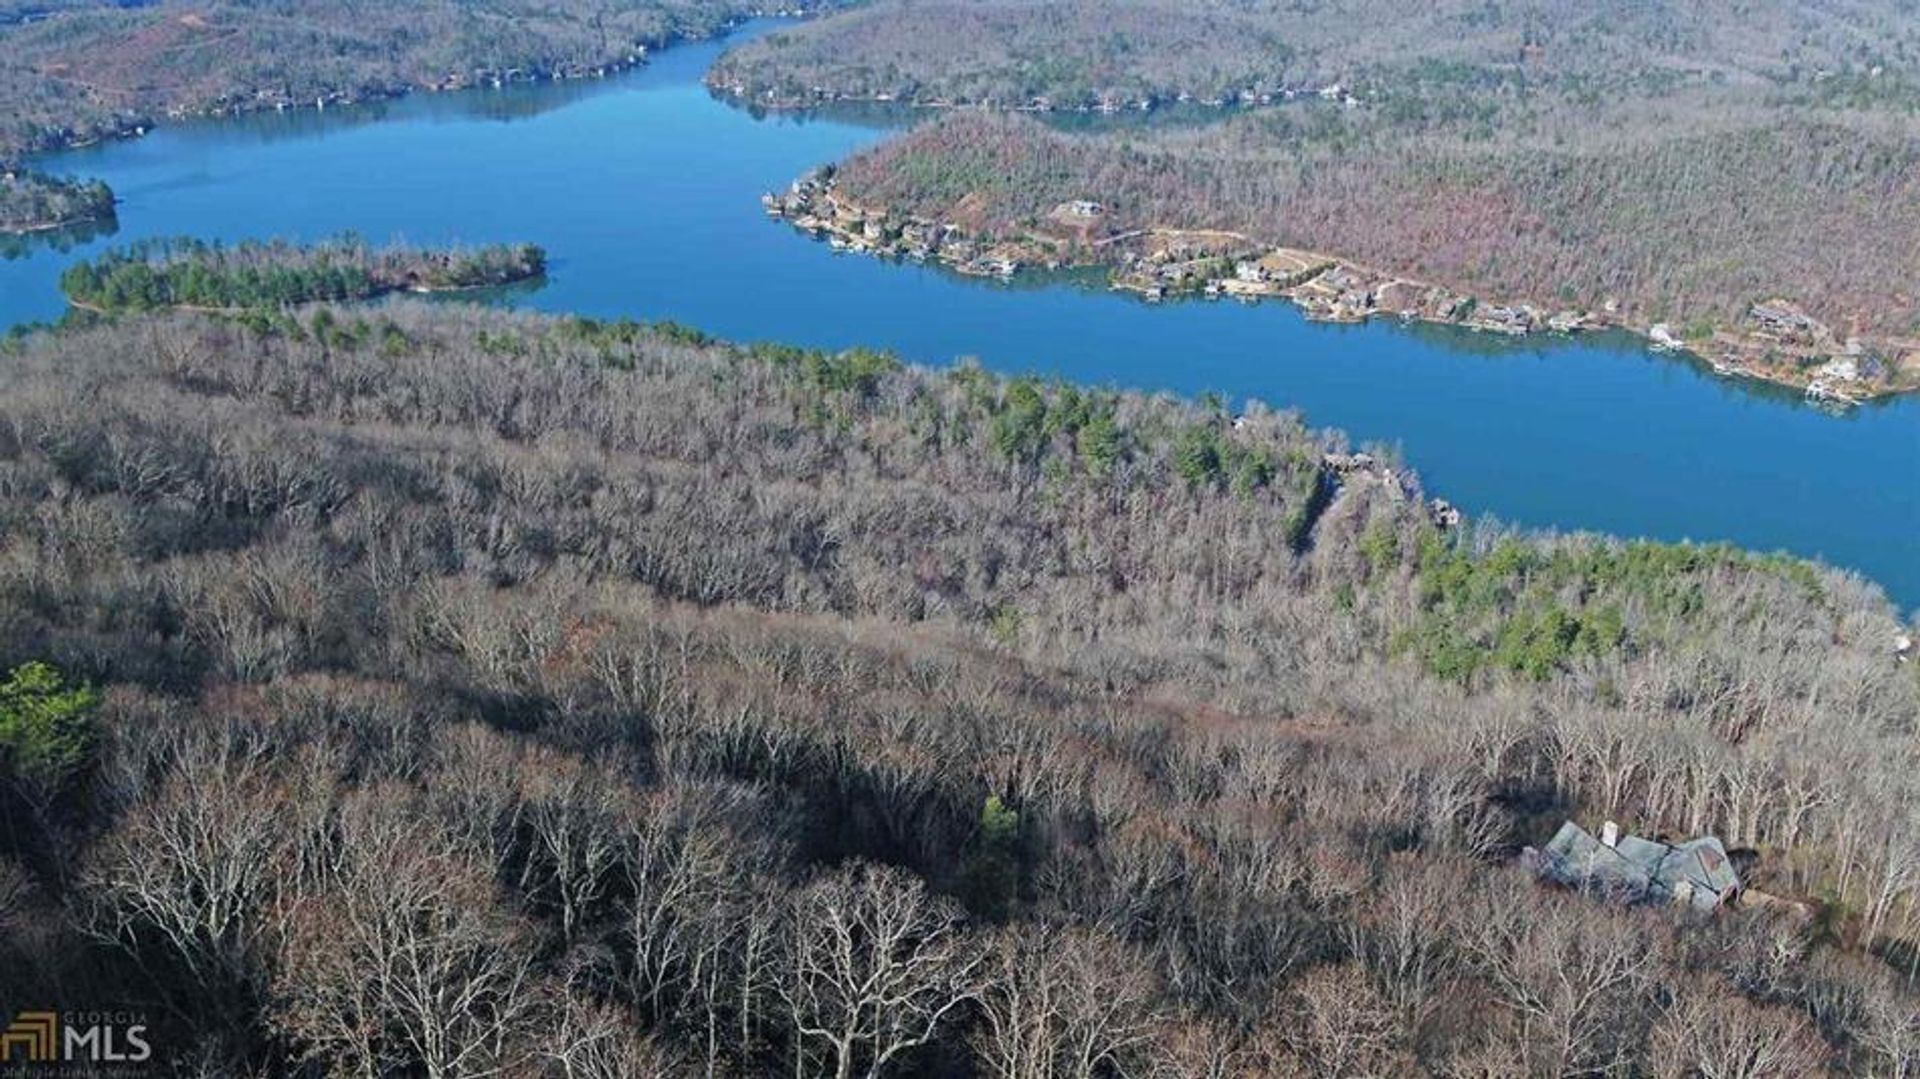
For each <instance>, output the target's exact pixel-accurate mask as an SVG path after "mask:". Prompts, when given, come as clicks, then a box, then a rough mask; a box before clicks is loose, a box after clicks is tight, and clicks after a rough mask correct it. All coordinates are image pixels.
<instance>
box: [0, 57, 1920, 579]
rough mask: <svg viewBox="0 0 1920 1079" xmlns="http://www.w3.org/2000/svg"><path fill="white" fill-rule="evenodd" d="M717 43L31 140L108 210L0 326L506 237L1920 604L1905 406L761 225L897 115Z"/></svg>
mask: <svg viewBox="0 0 1920 1079" xmlns="http://www.w3.org/2000/svg"><path fill="white" fill-rule="evenodd" d="M764 26H765V24H761V25H758V26H754V27H749V28H747V29H746V30H744V31H742V32H743V33H748V34H751V33H757V32H760V31H761V30H762V29H763V28H764ZM724 47H725V44H724V43H715V42H706V43H697V44H689V45H684V46H680V47H676V48H673V49H669V50H666V51H664V52H662V53H660V54H659V55H657V56H656V57H655V59H654V62H653V63H652V64H651V65H650V66H648V67H646V68H644V69H641V70H640V71H637V72H633V73H630V74H627V75H623V76H620V77H617V78H613V79H608V80H605V81H600V82H592V83H568V84H559V85H550V86H538V87H512V88H508V89H504V90H497V91H487V90H481V91H470V92H466V93H461V94H449V95H435V94H420V95H415V96H412V97H409V98H406V99H403V100H400V101H395V102H388V103H381V104H374V105H366V106H358V107H353V108H346V109H328V110H326V111H324V112H300V113H287V114H271V115H262V116H250V117H243V118H238V119H229V120H219V121H205V122H191V123H183V124H179V125H174V126H168V127H163V128H161V129H160V130H158V131H156V132H154V133H152V134H150V135H148V136H147V137H145V138H142V139H137V140H133V141H127V142H119V143H113V144H108V145H104V146H98V147H92V148H89V149H86V150H80V151H72V152H68V153H65V154H61V155H57V156H53V157H49V158H46V159H43V160H42V161H40V162H39V164H40V165H41V167H44V168H47V169H49V170H51V171H54V172H69V173H74V174H77V175H86V176H97V177H100V178H102V179H105V180H106V181H107V182H108V183H110V184H112V185H113V187H114V189H115V191H116V192H117V193H118V194H119V195H120V197H121V200H122V202H121V205H120V212H119V221H118V226H117V230H114V231H106V230H96V231H95V232H94V233H93V234H91V235H88V234H74V235H65V236H60V235H54V236H48V237H43V238H36V239H33V240H28V241H25V242H23V243H15V244H12V245H9V246H7V247H5V248H0V255H3V256H4V258H0V326H11V325H16V324H19V323H23V322H28V321H33V320H43V319H53V318H57V317H58V316H59V315H60V313H61V311H62V309H63V304H62V301H61V299H60V296H59V292H58V289H57V287H56V284H55V282H56V279H57V278H58V276H59V273H60V271H61V270H62V269H63V268H64V267H65V266H66V265H68V264H69V263H71V262H72V261H74V260H75V259H78V258H84V257H88V256H90V255H92V254H95V253H97V252H98V251H99V250H101V249H103V248H105V247H108V246H113V245H118V244H122V243H126V242H128V241H131V240H136V239H141V238H145V237H162V236H176V235H190V236H196V237H202V238H208V239H224V240H238V239H243V238H249V237H257V238H265V237H273V236H281V237H288V238H298V239H321V238H325V237H329V236H334V235H337V234H339V233H341V232H342V231H346V230H352V231H355V232H358V233H359V234H360V235H362V236H365V237H367V238H368V239H370V240H373V241H385V240H389V239H404V240H407V241H410V242H414V243H421V244H438V243H447V242H459V243H469V244H479V243H487V242H494V241H519V240H525V241H530V242H534V243H539V244H541V245H542V246H544V247H545V248H546V249H547V251H548V252H549V254H550V256H551V259H552V262H551V269H550V272H549V277H548V279H547V281H546V283H545V284H544V286H543V287H541V288H539V289H537V290H535V291H530V292H519V293H514V294H511V295H507V296H503V297H500V298H499V300H500V302H503V303H511V304H516V305H522V306H526V307H531V308H538V309H542V310H550V311H565V312H578V313H581V314H586V315H591V316H597V317H619V316H629V317H633V318H640V319H673V320H676V321H679V322H683V323H687V324H690V325H693V326H697V327H699V328H700V329H703V330H706V331H708V332H710V333H713V334H716V335H719V336H722V337H726V338H731V339H737V340H778V341H785V342H791V343H794V344H801V345H810V346H817V347H827V348H838V347H846V346H851V345H856V344H858V345H867V346H872V347H877V348H886V349H891V350H893V351H895V352H897V353H898V354H899V355H900V356H902V357H903V358H905V359H908V360H912V361H918V362H924V363H935V364H938V363H947V362H952V361H954V360H956V359H958V358H961V357H974V358H977V359H978V360H979V361H980V362H981V363H983V364H984V365H986V366H987V367H989V368H992V369H995V370H1000V371H1008V372H1037V373H1042V374H1049V375H1059V376H1062V377H1065V378H1069V379H1073V380H1076V381H1082V382H1090V383H1095V384H1110V385H1118V386H1127V387H1135V388H1142V389H1148V390H1167V391H1170V392H1175V393H1180V394H1188V395H1191V394H1197V393H1200V392H1204V391H1209V390H1211V391H1217V392H1219V393H1221V394H1223V395H1224V396H1225V397H1227V398H1228V399H1229V400H1231V401H1235V402H1238V401H1242V400H1245V399H1248V398H1258V399H1260V400H1263V401H1265V402H1267V403H1268V404H1270V405H1272V406H1274V407H1276V408H1290V409H1297V410H1299V411H1300V412H1301V413H1303V414H1304V416H1305V418H1306V419H1307V421H1308V422H1309V423H1312V424H1315V425H1318V426H1326V427H1337V428H1341V429H1344V430H1345V431H1347V432H1348V433H1349V435H1350V436H1351V437H1352V439H1353V441H1354V442H1355V443H1356V444H1365V443H1381V444H1387V445H1392V446H1396V447H1398V448H1399V450H1400V451H1401V452H1402V453H1403V454H1404V455H1405V456H1406V458H1407V460H1408V461H1409V462H1410V463H1411V464H1412V465H1413V466H1414V467H1415V468H1416V469H1417V470H1418V471H1419V472H1420V474H1421V475H1422V477H1423V478H1424V479H1425V481H1426V484H1427V486H1428V488H1429V490H1431V491H1432V492H1433V493H1435V494H1437V495H1440V496H1443V497H1445V498H1448V499H1450V500H1451V501H1453V502H1455V503H1456V504H1458V505H1460V506H1461V507H1463V508H1464V509H1466V510H1468V511H1469V512H1471V513H1474V514H1478V515H1491V516H1494V517H1497V518H1499V519H1501V520H1504V521H1508V522H1512V523H1515V524H1520V525H1525V526H1531V527H1545V528H1556V529H1561V530H1592V531H1600V532H1608V533H1613V534H1616V535H1621V536H1629V537H1634V536H1644V537H1650V538H1657V539H1694V540H1702V541H1709V540H1727V541H1731V542H1733V543H1737V544H1739V545H1741V546H1743V547H1749V548H1753V549H1757V550H1776V549H1781V550H1787V551H1791V552H1793V553H1795V554H1800V555H1805V556H1809V557H1815V558H1820V559H1822V560H1824V561H1827V562H1829V563H1831V564H1833V565H1836V566H1841V567H1845V568H1848V569H1852V570H1856V571H1858V572H1860V573H1862V574H1863V575H1865V576H1867V577H1868V578H1870V579H1872V580H1874V581H1875V582H1877V583H1879V584H1880V585H1881V586H1882V587H1884V588H1885V589H1886V591H1887V592H1888V594H1889V595H1890V596H1891V597H1892V598H1893V599H1894V601H1895V603H1896V604H1898V605H1899V606H1901V607H1902V608H1903V609H1907V610H1911V609H1913V608H1915V607H1916V606H1920V400H1916V399H1911V398H1909V399H1903V400H1895V401H1891V402H1882V403H1876V404H1870V405H1868V406H1865V407H1862V408H1859V409H1855V410H1853V411H1852V412H1850V413H1848V414H1846V415H1843V416H1838V417H1836V416H1833V415H1829V414H1826V413H1823V412H1821V411H1819V410H1818V409H1816V408H1814V407H1811V406H1809V405H1807V404H1806V403H1805V402H1803V401H1802V400H1801V399H1800V398H1799V396H1798V395H1797V394H1793V393H1791V392H1786V391H1781V390H1777V389H1773V388H1769V387H1765V386H1761V385H1758V384H1751V383H1737V382H1729V381H1725V380H1722V379H1720V378H1718V377H1716V376H1714V375H1712V374H1711V373H1709V372H1708V371H1706V370H1705V369H1704V368H1703V367H1701V366H1699V365H1697V364H1695V363H1693V362H1691V361H1688V360H1685V359H1677V358H1672V357H1660V356H1655V355H1652V354H1650V353H1649V352H1647V350H1646V349H1645V348H1644V347H1642V346H1641V345H1640V344H1638V343H1637V342H1635V341H1632V340H1630V339H1626V338H1623V337H1590V338H1577V339H1573V340H1549V339H1544V338H1541V339H1524V340H1520V341H1514V340H1509V339H1496V338H1491V337H1486V336H1481V335H1475V334H1472V333H1469V332H1464V331H1455V330H1451V329H1446V328H1440V327H1402V326H1400V325H1398V324H1393V323H1386V322H1375V323H1369V324H1366V325H1360V326H1331V325H1323V324H1317V323H1310V322H1307V321H1305V320H1304V319H1302V318H1301V317H1300V315H1299V314H1298V313H1297V312H1295V311H1294V310H1293V309H1291V308H1290V307H1288V306H1285V305H1283V304H1275V303H1269V304H1261V305H1257V306H1243V305H1240V304H1235V303H1228V302H1215V303H1208V302H1190V303H1174V304H1165V305H1149V304H1144V303H1141V302H1139V301H1137V300H1134V299H1131V298H1128V297H1125V296H1122V295H1119V294H1116V293H1110V292H1108V291H1106V290H1105V289H1104V288H1101V287H1097V286H1093V285H1089V284H1088V283H1087V282H1085V281H1084V280H1079V281H1076V280H1072V279H1067V280H1053V281H1036V280H1020V281H1016V282H1014V283H1011V284H1002V283H997V282H988V281H981V280H975V279H969V278H960V277H957V276H955V275H953V274H950V273H948V272H946V271H943V270H940V269H937V268H930V267H923V266H916V265H911V264H908V265H897V264H889V263H883V262H880V261H876V260H872V259H868V258H864V257H860V256H852V255H837V254H835V253H833V252H832V251H831V250H830V249H829V248H828V247H827V246H826V245H824V244H820V243H815V242H812V241H810V240H807V239H805V238H803V237H801V236H800V235H798V234H797V233H795V232H793V231H792V230H791V229H789V228H787V227H786V226H785V225H782V224H779V223H775V222H770V221H768V220H767V219H766V218H765V216H763V214H762V213H761V211H760V207H759V204H758V201H757V200H758V197H759V195H760V194H761V193H762V192H764V191H767V190H770V189H774V188H780V187H784V186H785V185H786V184H787V182H788V181H790V180H791V179H793V178H794V177H795V176H797V175H799V174H800V173H802V172H804V171H805V170H807V169H808V168H811V167H812V166H815V165H818V164H821V163H824V162H828V161H833V160H836V159H838V158H841V157H844V156H846V155H847V154H849V153H851V152H853V151H854V150H857V149H858V148H860V147H862V146H864V145H867V144H870V143H871V142H873V141H875V140H877V139H880V138H883V137H885V135H886V133H887V132H888V130H890V129H891V128H892V127H894V126H897V124H898V123H900V122H901V118H900V117H899V116H897V115H890V114H885V113H876V114H867V113H857V112H856V113H850V114H844V115H843V114H835V115H832V116H803V117H794V116H775V117H756V116H754V115H752V114H750V113H749V112H747V111H744V110H741V109H738V108H735V107H732V106H730V105H728V104H725V103H722V102H719V101H716V100H714V99H713V98H712V97H711V96H709V94H708V93H707V92H706V90H705V89H704V88H703V87H702V86H701V84H700V77H701V75H702V73H703V72H704V71H705V70H706V68H707V66H708V65H709V64H710V63H711V62H712V61H713V59H714V57H716V56H717V55H718V54H719V52H720V51H721V50H722V49H723V48H724Z"/></svg>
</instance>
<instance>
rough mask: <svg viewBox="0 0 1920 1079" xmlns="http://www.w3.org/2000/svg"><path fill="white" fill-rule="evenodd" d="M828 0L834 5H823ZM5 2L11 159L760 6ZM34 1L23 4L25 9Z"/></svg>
mask: <svg viewBox="0 0 1920 1079" xmlns="http://www.w3.org/2000/svg"><path fill="white" fill-rule="evenodd" d="M815 6H830V5H815ZM26 8H30V9H35V13H37V14H39V16H40V17H38V18H36V19H33V20H30V21H22V22H16V23H14V24H13V25H8V20H6V19H5V18H4V17H3V16H4V14H5V9H4V8H0V161H4V160H6V159H7V158H9V157H12V156H14V155H16V154H18V153H20V152H22V151H24V150H29V149H39V148H45V147H51V146H59V145H63V144H66V143H70V142H76V141H84V140H87V139H91V138H97V137H101V136H106V135H114V134H120V133H123V132H127V131H130V130H132V129H134V128H135V127H138V126H143V125H151V124H153V123H154V122H155V121H156V120H159V119H163V118H165V117H167V116H171V115H178V114H194V113H204V112H220V111H229V110H237V111H244V110H248V109H258V108H274V107H276V106H286V105H292V106H312V105H313V104H314V103H315V102H316V101H327V102H337V101H342V100H356V99H365V98H377V97H384V96H390V95H393V94H396V93H402V92H405V91H407V90H413V89H426V88H442V87H454V86H467V85H477V84H479V83H482V82H484V81H487V80H491V79H495V78H503V79H515V78H538V77H555V76H561V77H566V76H576V77H577V76H581V75H586V74H590V73H592V72H595V71H599V70H603V69H608V68H617V67H623V66H626V65H628V64H630V63H632V62H633V61H634V60H635V59H636V57H637V55H638V54H639V53H640V52H642V51H644V50H645V49H646V48H650V47H656V46H659V45H662V44H665V43H667V42H670V41H673V40H676V39H680V38H686V37H707V36H711V35H713V34H715V33H717V32H719V31H720V30H721V29H723V28H724V27H726V26H727V25H728V24H729V23H730V22H731V21H733V20H736V19H738V18H741V17H743V16H745V15H748V14H751V13H754V12H756V11H757V10H759V5H758V4H755V3H752V2H750V0H644V2H641V3H635V4H618V3H611V2H607V0H558V2H546V3H529V2H525V0H508V2H505V3H493V4H467V3H461V2H458V0H427V2H424V3H420V2H415V3H406V4H385V3H364V2H352V3H341V2H332V0H276V2H266V0H218V2H215V3H208V4H198V3H187V2H183V0H161V2H158V3H142V4H119V3H111V2H107V0H68V2H65V3H60V4H33V5H26ZM23 10H25V9H23Z"/></svg>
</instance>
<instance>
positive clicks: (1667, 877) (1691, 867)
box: [1532, 821, 1740, 910]
mask: <svg viewBox="0 0 1920 1079" xmlns="http://www.w3.org/2000/svg"><path fill="white" fill-rule="evenodd" d="M1532 864H1533V866H1534V868H1535V870H1536V871H1537V872H1539V873H1540V874H1541V875H1543V876H1547V877H1551V878H1553V879H1554V880H1557V881H1559V882H1560V883H1562V884H1565V885H1568V886H1569V887H1575V888H1581V889H1584V890H1590V891H1597V892H1603V893H1606V894H1607V895H1609V896H1611V897H1613V898H1617V899H1619V900H1621V901H1622V902H1628V903H1633V902H1677V903H1686V904H1689V905H1691V906H1693V907H1696V908H1698V909H1701V910H1712V909H1713V908H1715V907H1717V906H1719V905H1720V904H1721V903H1723V902H1726V901H1727V900H1729V899H1732V898H1733V896H1734V894H1735V893H1737V892H1738V891H1739V889H1740V877H1739V875H1738V874H1736V873H1734V871H1733V862H1732V861H1731V860H1730V859H1729V858H1728V857H1727V849H1726V848H1725V847H1724V846H1721V844H1720V841H1719V840H1718V839H1715V838H1714V837H1712V836H1703V837H1701V838H1699V839H1690V840H1688V841H1686V842H1685V843H1680V844H1677V845H1676V844H1668V843H1662V842H1660V841H1659V840H1657V839H1643V838H1641V837H1640V836H1631V835H1629V836H1621V837H1620V839H1619V841H1618V842H1617V843H1616V844H1614V845H1613V846H1611V847H1609V846H1607V845H1606V844H1604V843H1602V842H1600V840H1598V839H1596V838H1594V837H1593V835H1592V834H1591V833H1590V832H1588V831H1587V830H1586V829H1584V828H1582V827H1580V826H1579V825H1577V824H1575V823H1573V822H1572V821H1568V822H1567V823H1565V824H1563V825H1561V826H1560V830H1559V831H1558V832H1556V833H1554V836H1553V838H1552V839H1551V840H1549V841H1548V842H1547V845H1546V847H1545V848H1544V849H1542V850H1539V851H1536V852H1534V856H1533V858H1532Z"/></svg>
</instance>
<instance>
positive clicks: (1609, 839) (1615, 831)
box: [1600, 821, 1620, 847]
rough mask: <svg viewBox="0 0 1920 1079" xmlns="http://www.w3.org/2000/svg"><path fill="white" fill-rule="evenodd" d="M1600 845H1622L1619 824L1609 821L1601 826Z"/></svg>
mask: <svg viewBox="0 0 1920 1079" xmlns="http://www.w3.org/2000/svg"><path fill="white" fill-rule="evenodd" d="M1600 845H1601V846H1603V847H1617V846H1619V845H1620V826H1619V825H1618V824H1615V823H1613V822H1612V821H1608V822H1607V823H1605V824H1603V825H1601V826H1600Z"/></svg>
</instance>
